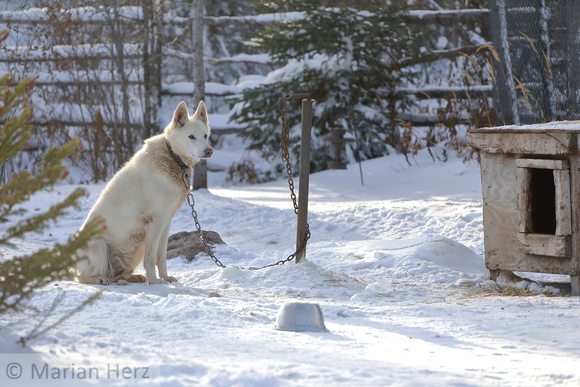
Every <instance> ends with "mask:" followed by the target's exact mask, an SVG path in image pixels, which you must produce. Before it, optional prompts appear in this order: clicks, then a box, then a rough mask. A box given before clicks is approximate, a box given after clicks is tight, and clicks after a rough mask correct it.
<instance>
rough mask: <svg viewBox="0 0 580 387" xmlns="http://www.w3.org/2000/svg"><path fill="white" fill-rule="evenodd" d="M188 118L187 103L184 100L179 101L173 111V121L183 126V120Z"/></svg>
mask: <svg viewBox="0 0 580 387" xmlns="http://www.w3.org/2000/svg"><path fill="white" fill-rule="evenodd" d="M188 119H189V111H187V105H186V104H185V102H184V101H181V102H180V103H179V105H177V108H176V109H175V112H174V113H173V123H174V124H179V126H183V125H185V121H187V120H188Z"/></svg>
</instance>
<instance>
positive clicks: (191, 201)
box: [181, 170, 226, 269]
mask: <svg viewBox="0 0 580 387" xmlns="http://www.w3.org/2000/svg"><path fill="white" fill-rule="evenodd" d="M181 178H182V179H183V182H184V183H185V187H186V188H187V204H188V205H189V206H190V207H191V217H192V218H193V222H194V223H195V228H196V229H197V232H198V233H199V239H201V242H202V243H203V247H204V248H205V253H206V254H207V255H209V257H210V258H211V259H212V260H213V261H214V262H215V264H216V265H218V266H219V267H221V268H222V269H223V268H225V267H226V265H224V264H223V263H221V262H220V260H219V259H217V257H216V256H215V255H214V253H213V251H211V249H210V248H209V246H208V245H207V243H206V242H205V238H204V237H203V231H201V225H200V224H199V220H197V211H196V210H195V199H194V198H193V194H192V193H191V192H192V191H193V187H190V186H189V181H190V180H189V173H187V170H183V174H182V175H181Z"/></svg>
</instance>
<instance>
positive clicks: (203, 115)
mask: <svg viewBox="0 0 580 387" xmlns="http://www.w3.org/2000/svg"><path fill="white" fill-rule="evenodd" d="M193 117H195V118H197V119H199V120H201V121H202V122H203V123H204V124H206V125H207V124H208V123H207V108H206V107H205V103H204V102H203V101H199V105H197V110H196V111H195V114H194V115H193Z"/></svg>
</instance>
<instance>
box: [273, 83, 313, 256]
mask: <svg viewBox="0 0 580 387" xmlns="http://www.w3.org/2000/svg"><path fill="white" fill-rule="evenodd" d="M298 98H303V99H302V132H301V136H300V170H299V172H298V173H299V177H298V179H299V180H298V203H296V195H295V194H294V181H293V180H292V167H291V165H290V162H289V158H290V152H289V150H288V146H289V143H290V138H289V132H290V125H289V124H288V119H287V118H286V114H285V113H286V101H289V100H291V99H298ZM312 102H314V100H313V99H311V98H310V94H290V95H287V96H285V97H284V98H280V100H279V101H278V106H279V108H280V113H281V118H280V121H281V123H282V144H281V145H282V160H283V161H285V162H286V170H287V173H288V185H289V186H290V197H291V198H292V201H293V202H294V212H295V213H296V214H297V215H298V223H297V226H296V263H299V262H300V260H301V259H302V258H305V257H306V242H307V241H308V238H310V229H309V227H308V185H309V181H310V138H311V130H312Z"/></svg>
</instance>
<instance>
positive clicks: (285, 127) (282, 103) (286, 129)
mask: <svg viewBox="0 0 580 387" xmlns="http://www.w3.org/2000/svg"><path fill="white" fill-rule="evenodd" d="M296 97H297V96H294V95H287V96H286V97H284V98H280V99H279V100H278V108H279V109H280V123H281V124H282V140H281V142H280V145H281V148H282V161H284V162H285V163H286V173H287V174H288V187H289V188H290V198H292V203H294V213H295V214H296V215H298V202H297V201H296V194H295V193H294V180H293V179H292V164H290V151H289V150H288V149H289V146H290V125H289V124H288V118H287V117H286V101H287V100H289V99H292V98H296ZM181 178H182V179H183V183H184V184H185V188H186V189H187V204H188V205H189V207H191V217H192V218H193V222H194V223H195V228H196V229H197V232H198V233H199V239H201V242H202V243H203V247H204V248H205V253H206V254H207V255H209V257H210V258H211V259H212V260H213V261H214V262H215V264H216V265H218V266H219V267H221V268H222V269H223V268H225V267H226V265H224V264H223V263H221V262H220V260H219V259H218V258H217V257H216V256H215V255H214V253H213V251H212V250H211V248H210V247H209V246H208V244H207V243H206V241H205V239H204V237H203V231H202V230H201V225H200V224H199V220H198V219H197V211H195V199H194V198H193V194H192V192H193V187H190V185H189V182H190V178H189V173H188V171H187V169H184V170H183V174H182V175H181ZM309 239H310V226H309V225H308V223H307V224H306V241H305V243H304V246H306V242H307V241H308V240H309ZM296 254H298V252H297V251H295V252H293V253H292V254H290V255H289V256H288V257H286V258H285V259H281V260H279V261H277V262H274V263H270V264H269V265H265V266H260V267H253V266H250V267H239V269H246V270H262V269H266V268H268V267H273V266H278V265H284V264H285V263H288V262H290V261H292V260H294V259H295V258H296Z"/></svg>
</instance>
